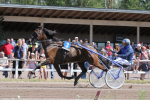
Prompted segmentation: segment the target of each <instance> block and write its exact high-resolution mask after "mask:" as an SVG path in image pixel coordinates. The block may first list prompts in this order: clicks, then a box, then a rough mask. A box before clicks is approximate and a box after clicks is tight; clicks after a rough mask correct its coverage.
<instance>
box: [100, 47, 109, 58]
mask: <svg viewBox="0 0 150 100" xmlns="http://www.w3.org/2000/svg"><path fill="white" fill-rule="evenodd" d="M100 53H101V54H102V55H104V56H106V57H108V55H107V53H106V50H105V49H104V47H103V46H101V51H100Z"/></svg>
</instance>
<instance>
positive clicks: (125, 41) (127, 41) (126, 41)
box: [122, 38, 130, 44]
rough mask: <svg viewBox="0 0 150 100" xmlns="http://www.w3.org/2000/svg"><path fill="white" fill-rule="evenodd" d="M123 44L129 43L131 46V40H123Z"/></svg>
mask: <svg viewBox="0 0 150 100" xmlns="http://www.w3.org/2000/svg"><path fill="white" fill-rule="evenodd" d="M122 42H124V43H127V44H130V40H129V39H127V38H125V39H123V41H122Z"/></svg>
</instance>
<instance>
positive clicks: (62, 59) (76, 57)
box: [29, 27, 105, 86]
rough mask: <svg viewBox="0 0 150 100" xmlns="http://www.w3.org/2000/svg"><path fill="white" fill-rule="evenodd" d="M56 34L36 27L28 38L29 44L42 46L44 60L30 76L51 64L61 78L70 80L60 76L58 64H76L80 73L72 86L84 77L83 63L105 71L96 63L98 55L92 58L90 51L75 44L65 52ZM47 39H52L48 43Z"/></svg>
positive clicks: (89, 46)
mask: <svg viewBox="0 0 150 100" xmlns="http://www.w3.org/2000/svg"><path fill="white" fill-rule="evenodd" d="M55 34H56V32H55V31H50V30H47V29H45V28H41V27H38V28H36V29H35V30H34V32H33V33H32V35H31V36H30V39H29V40H30V42H31V43H33V42H35V41H37V40H38V41H41V42H42V46H43V48H44V50H45V55H46V60H45V61H44V62H42V63H40V64H38V65H36V68H35V69H34V70H33V71H32V74H33V73H34V72H35V70H36V69H37V68H40V66H43V65H47V64H53V65H54V67H55V69H56V71H57V73H58V75H59V76H60V77H62V78H66V79H72V78H74V76H72V77H65V76H63V75H62V74H61V70H60V68H59V66H58V65H59V64H64V63H71V62H77V63H78V65H79V66H80V68H81V70H82V72H81V73H80V74H79V75H78V76H77V77H76V78H75V82H74V86H75V85H76V84H77V83H78V80H79V78H80V77H81V76H82V75H84V74H85V73H86V72H87V69H86V68H85V66H84V62H86V61H87V62H88V63H89V64H90V65H93V66H96V67H98V68H100V69H102V70H105V68H104V67H103V66H102V65H101V64H100V63H99V61H98V58H97V57H98V55H96V56H97V57H96V56H94V55H93V54H92V53H91V52H90V51H88V50H86V49H83V48H81V47H79V46H77V45H75V44H71V47H70V48H69V50H70V51H69V52H66V51H65V50H64V49H62V47H63V42H61V41H60V39H58V38H56V37H55ZM49 39H52V41H50V40H49ZM83 46H85V47H87V48H89V49H91V50H93V51H96V52H97V50H96V49H94V48H93V46H91V45H87V44H83Z"/></svg>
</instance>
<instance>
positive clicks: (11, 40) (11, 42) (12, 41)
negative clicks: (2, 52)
mask: <svg viewBox="0 0 150 100" xmlns="http://www.w3.org/2000/svg"><path fill="white" fill-rule="evenodd" d="M10 44H12V45H13V47H15V46H16V43H15V42H14V39H13V38H11V39H10Z"/></svg>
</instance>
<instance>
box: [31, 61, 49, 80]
mask: <svg viewBox="0 0 150 100" xmlns="http://www.w3.org/2000/svg"><path fill="white" fill-rule="evenodd" d="M49 61H50V60H49V59H46V60H45V61H43V62H41V63H39V64H38V65H36V66H35V68H34V69H33V70H32V71H31V73H30V76H29V79H30V78H31V77H32V75H33V74H34V73H35V70H36V69H40V67H41V66H43V65H47V64H49Z"/></svg>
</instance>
